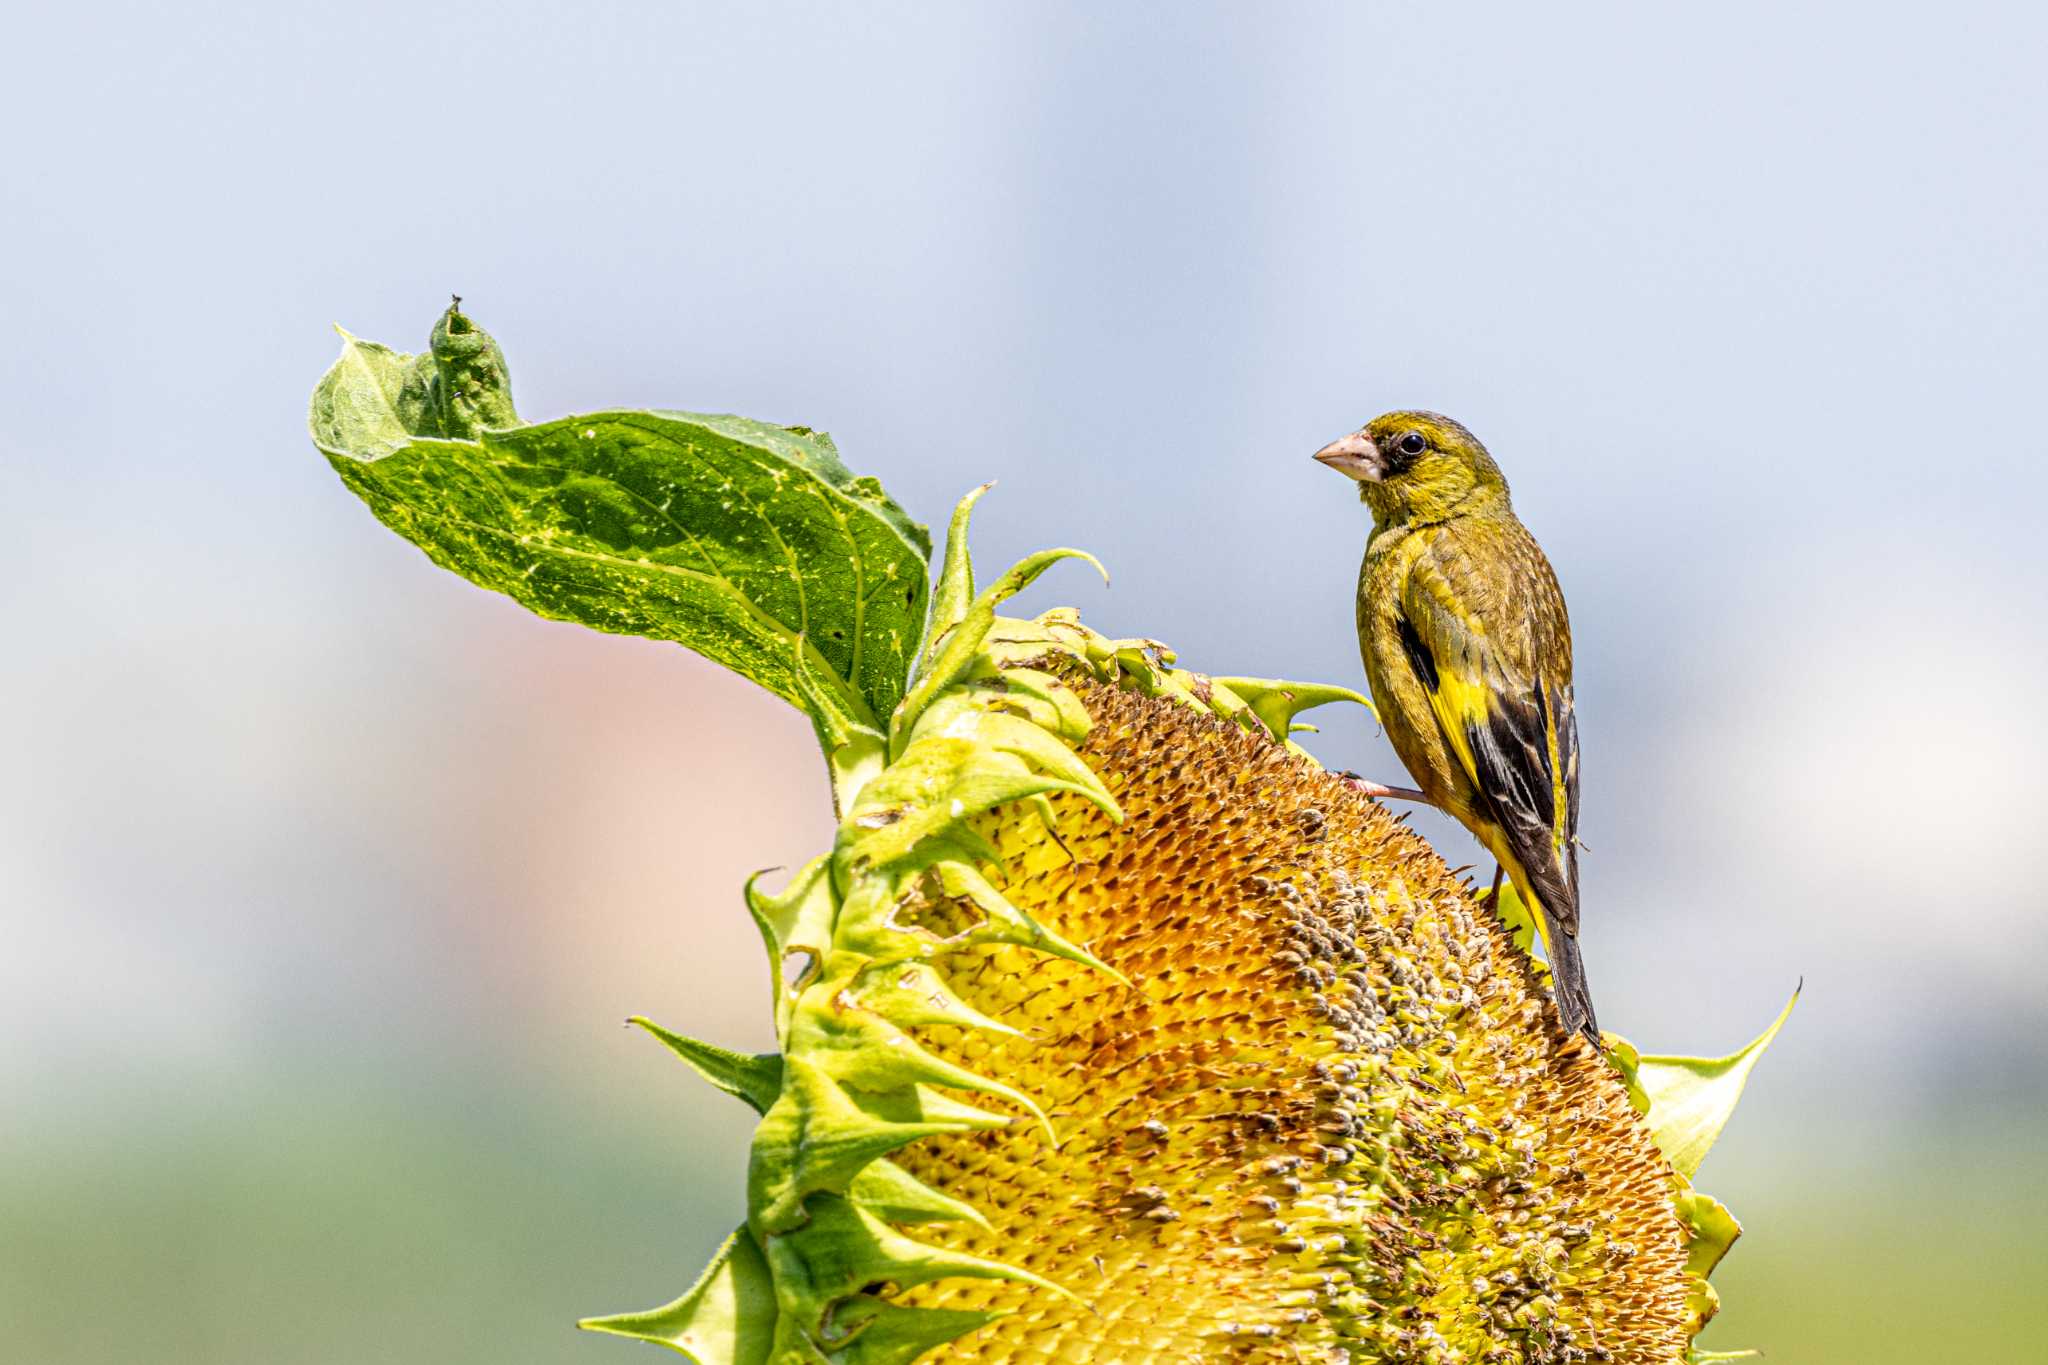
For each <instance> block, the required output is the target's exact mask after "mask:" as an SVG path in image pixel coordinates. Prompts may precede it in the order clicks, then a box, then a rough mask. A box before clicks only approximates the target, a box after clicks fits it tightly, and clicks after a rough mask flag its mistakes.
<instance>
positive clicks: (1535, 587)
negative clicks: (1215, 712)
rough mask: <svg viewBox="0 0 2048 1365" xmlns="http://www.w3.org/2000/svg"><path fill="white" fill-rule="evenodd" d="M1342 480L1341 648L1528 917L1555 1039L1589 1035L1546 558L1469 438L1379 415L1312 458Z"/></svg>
mask: <svg viewBox="0 0 2048 1365" xmlns="http://www.w3.org/2000/svg"><path fill="white" fill-rule="evenodd" d="M1315 458H1316V459H1318V460H1320V461H1321V462H1322V463H1324V464H1326V465H1328V466H1330V467H1331V468H1332V469H1335V470H1337V471H1338V472H1340V473H1342V474H1346V475H1348V476H1350V477H1351V478H1353V479H1356V480H1357V481H1358V487H1359V494H1360V497H1361V499H1362V500H1363V501H1364V503H1365V505H1366V506H1367V507H1370V508H1371V509H1372V519H1373V527H1372V535H1371V538H1370V539H1369V540H1368V541H1367V542H1366V547H1365V562H1364V564H1363V565H1361V566H1360V568H1359V572H1358V645H1359V649H1360V651H1361V652H1362V653H1363V655H1364V656H1365V675H1366V679H1367V681H1368V682H1369V683H1370V685H1371V688H1372V699H1373V704H1374V705H1375V706H1377V707H1378V708H1379V713H1380V722H1381V724H1382V725H1384V726H1385V727H1386V732H1387V739H1388V740H1389V742H1391V743H1392V744H1393V746H1394V752H1395V753H1396V754H1397V755H1399V756H1400V759H1401V762H1402V763H1403V764H1405V765H1406V766H1407V768H1408V771H1409V773H1410V774H1411V775H1412V776H1413V777H1414V779H1415V781H1416V782H1417V784H1418V785H1419V786H1420V787H1421V791H1420V792H1419V793H1411V792H1405V791H1402V790H1401V789H1398V788H1372V787H1370V784H1367V785H1368V788H1369V789H1371V790H1376V791H1378V792H1384V793H1388V794H1394V795H1407V796H1420V797H1421V799H1423V800H1426V801H1428V802H1430V803H1431V804H1433V805H1436V806H1439V807H1441V808H1442V809H1444V810H1445V811H1448V812H1449V813H1450V814H1451V815H1452V816H1454V817H1456V819H1457V820H1458V821H1459V822H1460V823H1461V824H1463V825H1464V826H1465V828H1467V829H1469V830H1470V831H1472V834H1473V836H1474V837H1475V838H1477V839H1478V840H1479V842H1480V843H1481V844H1482V845H1484V846H1485V848H1486V850H1487V851H1488V852H1489V853H1491V854H1492V855H1493V856H1494V858H1495V859H1496V860H1497V862H1498V863H1499V866H1500V871H1499V872H1496V873H1495V875H1494V886H1495V888H1496V890H1497V889H1498V887H1499V885H1500V875H1501V872H1505V873H1506V875H1508V876H1509V877H1511V878H1513V879H1514V883H1515V887H1516V889H1517V890H1518V891H1520V892H1521V895H1522V899H1523V900H1524V901H1525V902H1527V903H1528V904H1529V906H1530V907H1531V908H1532V909H1534V910H1535V911H1536V915H1535V919H1536V921H1537V924H1538V926H1539V927H1540V928H1541V930H1542V932H1543V940H1544V947H1545V949H1546V950H1547V953H1548V956H1549V959H1550V970H1551V980H1552V988H1553V993H1554V994H1555V996H1556V999H1557V1008H1558V1013H1559V1015H1560V1016H1561V1018H1562V1020H1563V1022H1564V1027H1565V1030H1566V1031H1567V1032H1568V1033H1583V1034H1585V1035H1586V1037H1588V1038H1590V1039H1591V1040H1592V1041H1593V1043H1594V1045H1595V1046H1599V1044H1600V1027H1599V1025H1598V1023H1596V1022H1595V1020H1594V1018H1593V999H1592V996H1591V995H1590V994H1588V992H1587V989H1586V971H1585V967H1584V964H1583V963H1582V962H1581V961H1580V958H1579V945H1578V933H1579V856H1578V828H1579V730H1578V722H1577V720H1576V719H1575V718H1574V717H1573V714H1572V632H1571V624H1570V622H1569V620H1567V618H1566V616H1565V607H1564V594H1563V593H1561V592H1560V591H1559V590H1558V586H1557V576H1556V575H1555V574H1554V573H1553V572H1552V571H1551V568H1550V561H1549V560H1548V559H1545V558H1544V556H1543V551H1542V550H1541V549H1540V548H1539V547H1538V546H1537V544H1536V539H1535V537H1534V536H1531V535H1530V534H1529V531H1528V529H1527V528H1526V527H1524V526H1523V525H1522V523H1521V521H1520V520H1518V519H1517V518H1516V516H1515V511H1514V508H1513V506H1512V505H1511V504H1510V503H1509V501H1508V485H1507V481H1506V480H1505V479H1503V478H1502V477H1501V472H1500V466H1499V465H1497V464H1495V463H1494V461H1493V457H1492V456H1491V455H1489V454H1487V452H1486V447H1485V446H1483V445H1481V444H1480V443H1479V438H1478V437H1476V436H1474V435H1473V434H1472V433H1471V432H1469V431H1467V430H1466V429H1465V428H1464V427H1462V426H1460V425H1459V424H1458V423H1456V422H1454V421H1452V420H1451V419H1450V418H1448V417H1441V416H1438V415H1437V414H1435V413H1430V412H1390V413H1388V414H1387V415H1386V416H1384V417H1378V418H1375V419H1374V420H1373V421H1371V422H1369V423H1367V424H1366V425H1365V426H1364V427H1363V428H1362V429H1360V430H1358V431H1355V432H1353V433H1352V434H1350V435H1349V436H1345V437H1342V438H1340V439H1338V440H1336V441H1332V442H1331V443H1330V444H1329V445H1327V446H1324V447H1323V448H1322V449H1321V450H1319V451H1317V452H1316V456H1315Z"/></svg>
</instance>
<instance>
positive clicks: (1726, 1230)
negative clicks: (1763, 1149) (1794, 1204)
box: [1675, 1189, 1742, 1335]
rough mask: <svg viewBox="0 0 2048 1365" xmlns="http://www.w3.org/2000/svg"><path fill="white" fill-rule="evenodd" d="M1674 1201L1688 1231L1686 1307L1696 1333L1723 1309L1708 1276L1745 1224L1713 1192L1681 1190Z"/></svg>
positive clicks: (1679, 1217) (1719, 1262)
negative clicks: (1737, 1219)
mask: <svg viewBox="0 0 2048 1365" xmlns="http://www.w3.org/2000/svg"><path fill="white" fill-rule="evenodd" d="M1675 1203H1676V1211H1677V1213H1678V1221H1679V1223H1680V1224H1682V1225H1683V1226H1684V1228H1685V1230H1686V1248H1685V1273H1686V1278H1687V1280H1688V1282H1689V1288H1688V1290H1687V1293H1686V1296H1685V1302H1686V1309H1687V1311H1688V1312H1689V1313H1690V1314H1691V1317H1692V1323H1691V1331H1692V1333H1693V1334H1694V1335H1697V1334H1698V1332H1699V1330H1700V1329H1701V1328H1702V1327H1705V1326H1706V1325H1707V1323H1708V1322H1709V1321H1710V1320H1712V1318H1713V1316H1714V1314H1715V1313H1717V1312H1719V1311H1720V1308H1721V1296H1720V1295H1719V1294H1718V1293H1716V1292H1715V1290H1714V1286H1713V1285H1711V1284H1709V1283H1708V1282H1707V1277H1708V1276H1709V1275H1712V1274H1713V1273H1714V1267H1715V1266H1717V1265H1719V1264H1721V1258H1722V1257H1723V1256H1726V1255H1727V1254H1728V1248H1730V1247H1732V1246H1734V1245H1735V1239H1736V1238H1738V1237H1740V1236H1741V1235H1742V1224H1740V1223H1738V1222H1736V1221H1735V1215H1734V1214H1732V1213H1730V1212H1728V1207H1727V1205H1725V1204H1723V1203H1722V1202H1721V1201H1720V1200H1718V1199H1716V1198H1714V1196H1712V1195H1711V1194H1702V1193H1701V1192H1700V1191H1698V1190H1693V1189H1682V1190H1680V1192H1679V1194H1678V1197H1677V1200H1676V1201H1675Z"/></svg>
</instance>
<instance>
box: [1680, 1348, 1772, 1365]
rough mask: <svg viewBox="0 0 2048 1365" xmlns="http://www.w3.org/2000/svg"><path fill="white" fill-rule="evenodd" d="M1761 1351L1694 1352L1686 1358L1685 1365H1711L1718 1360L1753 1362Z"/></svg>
mask: <svg viewBox="0 0 2048 1365" xmlns="http://www.w3.org/2000/svg"><path fill="white" fill-rule="evenodd" d="M1762 1354H1763V1352H1762V1351H1758V1350H1748V1351H1700V1350H1695V1351H1693V1352H1692V1353H1691V1354H1690V1355H1688V1356H1687V1357H1686V1361H1687V1365H1713V1363H1714V1362H1715V1361H1719V1360H1755V1359H1756V1358H1757V1357H1759V1356H1761V1355H1762Z"/></svg>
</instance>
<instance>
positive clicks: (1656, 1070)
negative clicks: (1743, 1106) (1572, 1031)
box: [1633, 990, 1799, 1180]
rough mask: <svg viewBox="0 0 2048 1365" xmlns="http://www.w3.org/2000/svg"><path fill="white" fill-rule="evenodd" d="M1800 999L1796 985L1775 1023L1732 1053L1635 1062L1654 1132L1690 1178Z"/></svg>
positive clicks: (1660, 1146) (1660, 1147)
mask: <svg viewBox="0 0 2048 1365" xmlns="http://www.w3.org/2000/svg"><path fill="white" fill-rule="evenodd" d="M1798 1003H1799V992H1798V991H1796V990H1795V991H1793V992H1792V998H1791V999H1790V1000H1789V1001H1787V1002H1786V1003H1785V1008H1784V1009H1783V1010H1781V1011H1779V1013H1778V1017H1777V1018H1776V1019H1774V1020H1773V1021H1772V1022H1771V1026H1770V1027H1769V1028H1767V1029H1765V1030H1764V1031H1763V1032H1762V1033H1761V1034H1759V1035H1758V1036H1757V1037H1756V1038H1755V1039H1754V1040H1753V1041H1752V1042H1751V1043H1750V1044H1749V1046H1748V1047H1745V1048H1743V1049H1742V1050H1741V1051H1740V1052H1737V1053H1734V1054H1733V1055H1731V1056H1727V1057H1715V1058H1704V1057H1642V1058H1640V1059H1639V1060H1638V1061H1637V1062H1636V1066H1635V1075H1634V1077H1633V1080H1634V1082H1635V1085H1636V1086H1638V1087H1640V1089H1641V1090H1642V1093H1643V1094H1644V1095H1645V1096H1646V1097H1647V1098H1648V1099H1649V1102H1650V1112H1649V1123H1650V1135H1651V1136H1652V1137H1653V1138H1655V1139H1656V1142H1657V1147H1658V1150H1660V1151H1662V1152H1663V1153H1664V1155H1665V1156H1666V1157H1667V1158H1669V1159H1670V1162H1671V1165H1672V1168H1673V1169H1674V1170H1676V1171H1677V1172H1678V1173H1679V1174H1680V1175H1682V1176H1684V1177H1685V1178H1686V1179H1687V1180H1690V1179H1692V1178H1693V1176H1694V1175H1695V1174H1696V1173H1697V1172H1698V1171H1699V1168H1700V1162H1701V1161H1702V1160H1703V1159H1705V1157H1706V1155H1707V1149H1708V1148H1710V1147H1712V1146H1713V1145H1714V1139H1715V1138H1717V1137H1719V1136H1720V1135H1721V1129H1722V1128H1723V1127H1725V1126H1726V1125H1727V1123H1728V1118H1729V1116H1730V1115H1731V1114H1733V1113H1734V1112H1735V1103H1736V1101H1737V1100H1740V1099H1741V1098H1742V1088H1743V1086H1744V1085H1746V1084H1747V1083H1748V1081H1749V1073H1750V1069H1751V1068H1752V1067H1754V1066H1755V1065H1756V1063H1757V1059H1758V1058H1759V1057H1762V1056H1763V1054H1764V1049H1765V1048H1766V1047H1769V1046H1770V1043H1771V1040H1772V1039H1773V1038H1775V1037H1777V1036H1778V1030H1779V1029H1781V1028H1783V1027H1784V1025H1785V1021H1786V1020H1787V1019H1789V1018H1790V1017H1791V1016H1792V1007H1793V1006H1794V1005H1796V1004H1798Z"/></svg>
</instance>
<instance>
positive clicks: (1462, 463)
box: [1316, 412, 1508, 525]
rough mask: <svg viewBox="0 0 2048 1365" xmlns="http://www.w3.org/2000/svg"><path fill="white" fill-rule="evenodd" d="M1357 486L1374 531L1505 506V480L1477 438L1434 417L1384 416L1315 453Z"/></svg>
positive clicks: (1425, 414)
mask: <svg viewBox="0 0 2048 1365" xmlns="http://www.w3.org/2000/svg"><path fill="white" fill-rule="evenodd" d="M1316 458H1317V459H1318V460H1320V461H1322V462H1323V463H1324V464H1326V465H1328V466H1329V467H1330V468H1332V469H1334V470H1336V471H1337V472H1338V473H1340V474H1344V475H1347V476H1348V477H1350V478H1353V479H1356V480H1358V493H1359V497H1360V498H1361V499H1363V500H1364V502H1365V504H1366V505H1367V506H1369V507H1371V508H1372V514H1373V520H1375V521H1377V522H1379V523H1380V524H1381V525H1391V524H1394V523H1397V522H1411V523H1413V522H1431V521H1441V520H1443V519H1444V518H1445V517H1448V516H1451V515H1454V514H1455V513H1457V512H1466V511H1480V510H1483V508H1484V505H1485V504H1486V503H1488V502H1490V501H1492V500H1493V499H1499V500H1500V501H1501V502H1505V501H1506V500H1507V495H1508V485H1507V481H1506V480H1505V479H1503V478H1502V477H1501V474H1500V466H1499V465H1497V464H1495V463H1494V462H1493V456H1491V455H1489V454H1487V453H1486V447H1485V446H1483V445H1481V444H1479V438H1478V437H1477V436H1474V435H1473V434H1472V433H1471V432H1469V431H1467V430H1465V428H1464V427H1462V426H1460V425H1458V424H1457V423H1456V422H1453V421H1452V420H1451V419H1450V418H1448V417H1443V416H1439V415H1438V414H1436V413H1434V412H1390V413H1387V414H1386V415H1385V416H1383V417H1375V418H1373V419H1372V421H1370V422H1367V423H1366V424H1365V425H1364V426H1363V427H1361V428H1359V429H1358V430H1357V431H1354V432H1352V433H1351V434H1350V435H1349V436H1340V437H1338V438H1337V439H1336V440H1334V441H1332V442H1330V444H1328V445H1326V446H1324V447H1323V448H1322V449H1321V450H1318V451H1317V452H1316Z"/></svg>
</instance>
